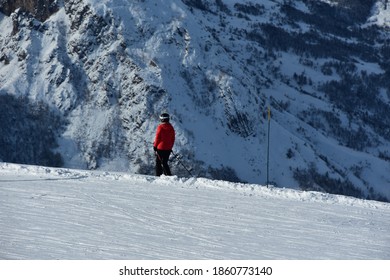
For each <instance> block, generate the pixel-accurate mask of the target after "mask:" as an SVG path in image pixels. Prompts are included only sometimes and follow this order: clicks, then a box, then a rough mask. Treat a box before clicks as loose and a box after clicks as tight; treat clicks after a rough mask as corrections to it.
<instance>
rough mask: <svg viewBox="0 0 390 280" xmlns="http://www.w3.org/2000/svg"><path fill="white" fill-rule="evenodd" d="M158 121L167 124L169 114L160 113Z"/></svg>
mask: <svg viewBox="0 0 390 280" xmlns="http://www.w3.org/2000/svg"><path fill="white" fill-rule="evenodd" d="M160 121H161V122H169V114H168V113H162V114H161V115H160Z"/></svg>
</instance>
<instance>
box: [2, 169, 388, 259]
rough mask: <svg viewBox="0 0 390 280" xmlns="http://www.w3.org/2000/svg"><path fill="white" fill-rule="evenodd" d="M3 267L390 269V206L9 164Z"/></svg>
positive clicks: (308, 194) (324, 196)
mask: <svg viewBox="0 0 390 280" xmlns="http://www.w3.org/2000/svg"><path fill="white" fill-rule="evenodd" d="M0 212H1V213H2V214H1V215H0V259H45V260H46V259H48V260H51V259H95V260H96V259H116V260H119V259H171V260H173V259H236V260H238V259H385V260H388V259H390V235H389V230H390V204H388V203H382V202H377V201H367V200H360V199H356V198H350V197H345V196H336V195H330V194H324V193H316V192H302V191H296V190H291V189H279V188H269V189H268V188H266V187H263V186H259V185H250V184H241V183H229V182H224V181H213V180H209V179H204V178H190V179H186V178H178V177H175V176H174V177H161V178H156V177H151V176H143V175H130V174H126V173H111V172H98V171H81V170H71V169H55V168H47V167H39V166H27V165H16V164H9V163H0Z"/></svg>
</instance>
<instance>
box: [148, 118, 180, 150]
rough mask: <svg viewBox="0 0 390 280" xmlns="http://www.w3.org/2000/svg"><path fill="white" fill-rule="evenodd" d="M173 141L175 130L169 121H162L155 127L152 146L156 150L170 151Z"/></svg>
mask: <svg viewBox="0 0 390 280" xmlns="http://www.w3.org/2000/svg"><path fill="white" fill-rule="evenodd" d="M174 143H175V130H174V129H173V126H172V125H171V124H170V123H169V122H166V123H162V124H160V125H159V126H158V127H157V131H156V137H155V139H154V143H153V146H154V147H155V148H157V149H158V150H164V151H170V150H172V147H173V144H174Z"/></svg>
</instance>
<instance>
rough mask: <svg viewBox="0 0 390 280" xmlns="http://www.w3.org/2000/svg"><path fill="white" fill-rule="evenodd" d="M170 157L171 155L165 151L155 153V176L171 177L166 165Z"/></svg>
mask: <svg viewBox="0 0 390 280" xmlns="http://www.w3.org/2000/svg"><path fill="white" fill-rule="evenodd" d="M170 155H171V151H166V150H157V151H156V176H161V175H162V174H164V175H166V176H171V175H172V173H171V170H170V168H169V165H168V160H169V156H170Z"/></svg>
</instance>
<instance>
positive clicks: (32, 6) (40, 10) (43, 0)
mask: <svg viewBox="0 0 390 280" xmlns="http://www.w3.org/2000/svg"><path fill="white" fill-rule="evenodd" d="M17 9H20V10H21V11H23V12H29V13H30V14H31V15H33V16H34V17H35V18H36V19H38V20H40V21H45V20H46V19H48V18H49V17H50V16H51V15H52V14H53V13H55V12H56V11H57V10H58V5H57V0H1V1H0V12H2V13H3V14H5V15H8V16H9V15H11V13H13V12H15V10H17Z"/></svg>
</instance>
